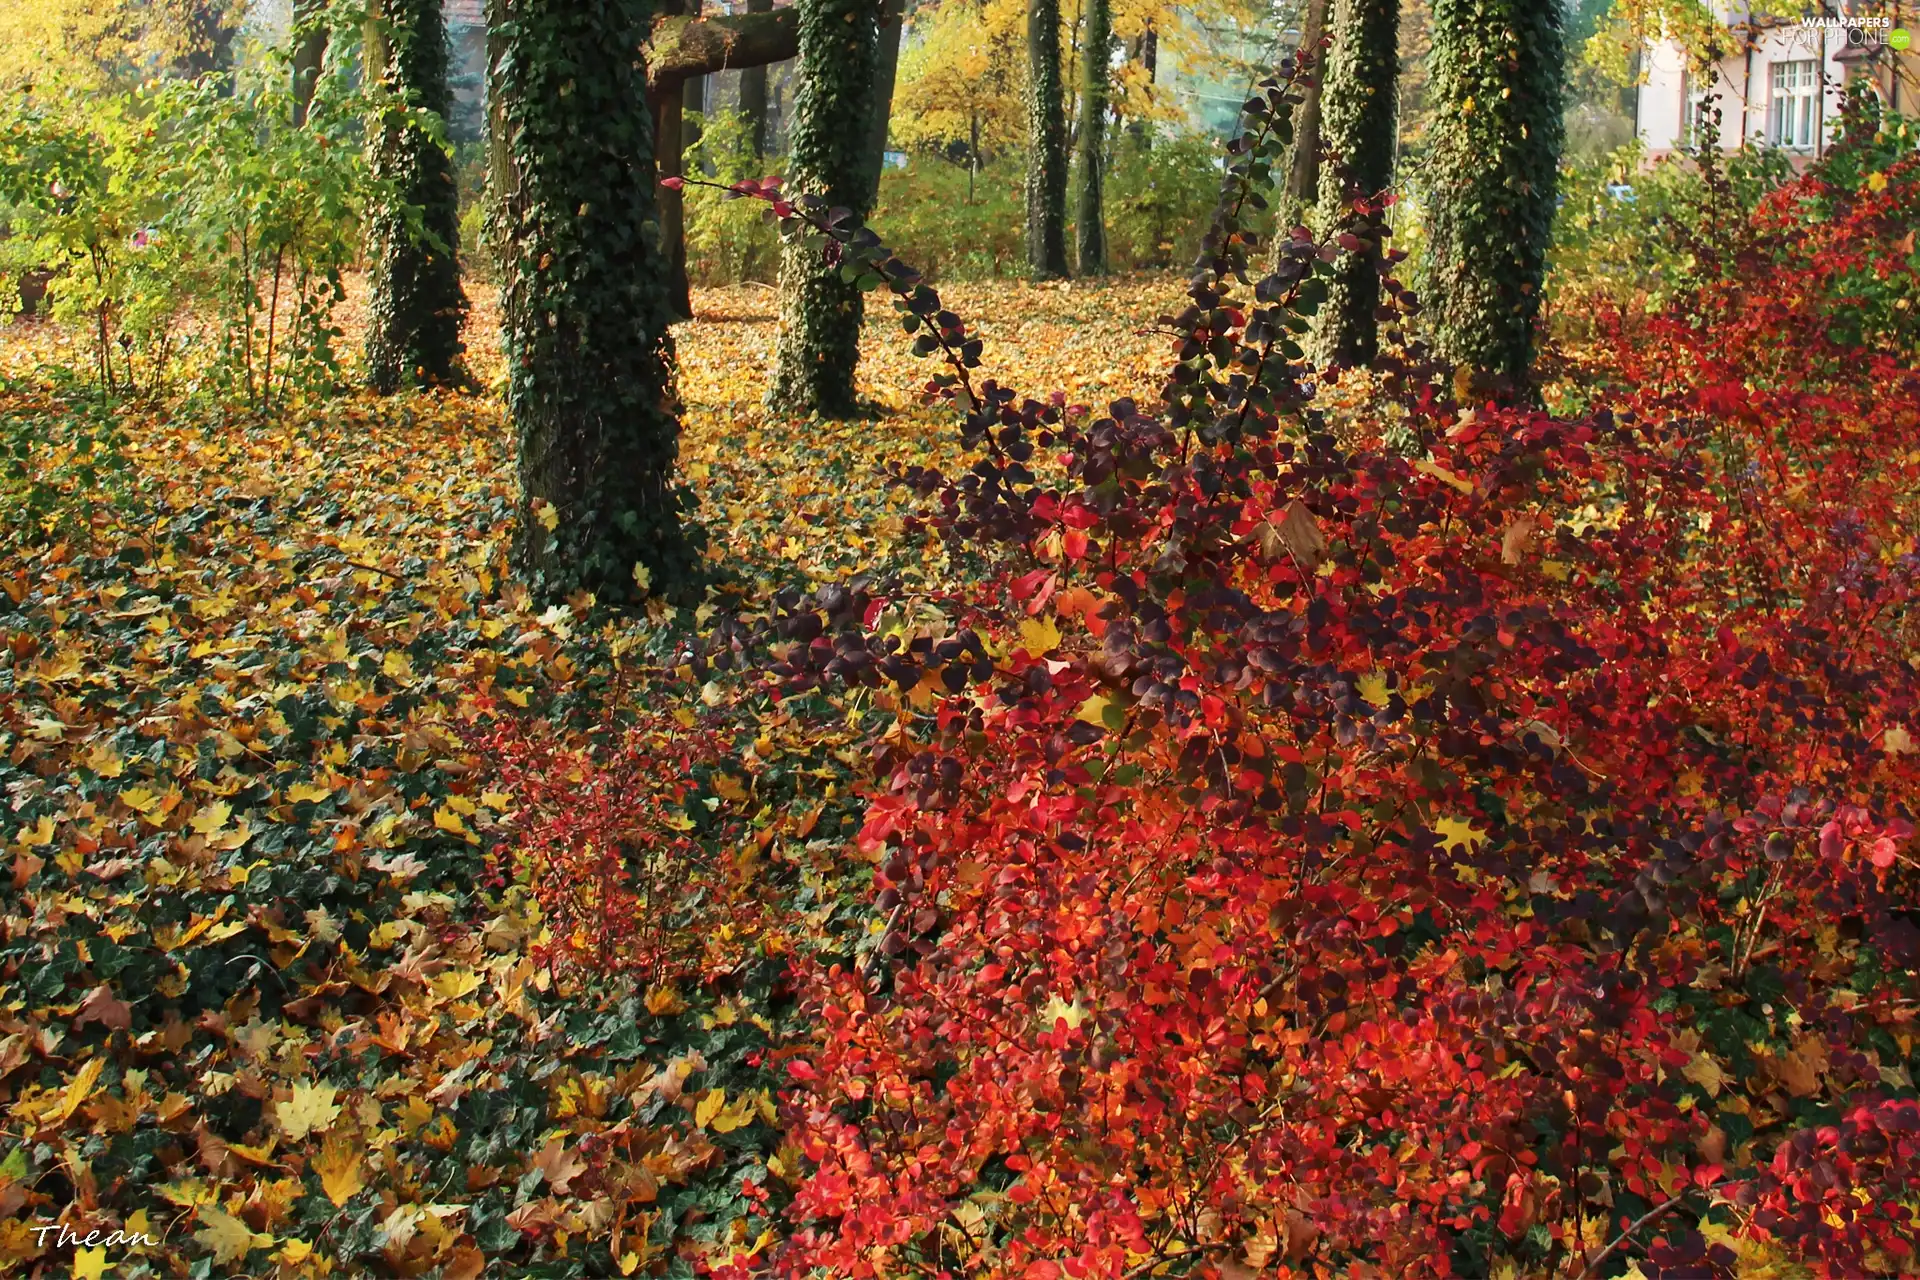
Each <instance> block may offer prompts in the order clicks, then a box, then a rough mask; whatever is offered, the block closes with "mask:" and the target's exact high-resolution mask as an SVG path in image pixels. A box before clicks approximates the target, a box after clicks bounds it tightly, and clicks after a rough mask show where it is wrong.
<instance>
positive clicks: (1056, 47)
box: [1027, 0, 1067, 280]
mask: <svg viewBox="0 0 1920 1280" xmlns="http://www.w3.org/2000/svg"><path fill="white" fill-rule="evenodd" d="M1027 266H1028V268H1029V269H1030V270H1031V271H1032V273H1033V275H1034V278H1035V279H1039V280H1058V279H1060V278H1061V277H1063V276H1065V275H1066V274H1067V109H1066V100H1065V86H1064V85H1063V84H1062V80H1061V74H1060V0H1027Z"/></svg>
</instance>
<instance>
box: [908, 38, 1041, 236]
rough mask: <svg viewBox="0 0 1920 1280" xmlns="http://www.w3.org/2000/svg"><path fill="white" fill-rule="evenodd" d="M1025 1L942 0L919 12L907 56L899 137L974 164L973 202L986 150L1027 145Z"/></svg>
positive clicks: (971, 168)
mask: <svg viewBox="0 0 1920 1280" xmlns="http://www.w3.org/2000/svg"><path fill="white" fill-rule="evenodd" d="M1025 20H1026V9H1025V4H1024V0H941V3H939V4H937V5H927V6H923V7H921V8H920V9H918V10H916V12H915V14H914V31H913V40H912V42H911V44H910V45H909V47H908V48H907V49H905V50H904V51H903V52H902V54H901V61H900V83H899V90H898V92H897V94H896V96H895V102H894V111H893V121H892V135H893V137H894V139H895V140H896V141H898V142H899V143H900V144H901V145H902V146H905V147H909V148H914V149H918V150H922V151H937V152H939V153H941V154H943V155H945V156H947V157H948V158H949V159H953V160H956V161H958V162H960V163H963V164H965V165H966V166H967V179H968V187H967V202H968V203H969V204H971V203H972V202H973V199H974V190H973V184H974V182H975V181H976V180H977V179H978V177H979V172H980V166H981V164H982V162H983V159H984V157H985V156H987V155H990V154H994V153H997V152H1000V151H1003V150H1006V149H1009V148H1012V147H1016V146H1018V145H1019V144H1020V142H1021V140H1022V139H1023V138H1024V137H1025V136H1026V108H1025V104H1024V103H1023V102H1022V101H1021V94H1020V87H1021V85H1022V83H1023V82H1024V81H1025V78H1026V70H1025V66H1024V62H1025V50H1024V49H1023V47H1022V40H1023V36H1024V29H1025Z"/></svg>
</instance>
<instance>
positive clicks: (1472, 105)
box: [1426, 0, 1564, 389]
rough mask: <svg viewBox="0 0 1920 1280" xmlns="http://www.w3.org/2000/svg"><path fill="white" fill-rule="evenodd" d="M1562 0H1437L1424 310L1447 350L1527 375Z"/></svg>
mask: <svg viewBox="0 0 1920 1280" xmlns="http://www.w3.org/2000/svg"><path fill="white" fill-rule="evenodd" d="M1561 23H1562V12H1561V6H1560V5H1558V4H1542V3H1538V2H1537V0H1434V5H1433V58H1432V62H1431V66H1432V73H1433V82H1432V88H1431V90H1430V92H1431V93H1432V94H1433V96H1434V101H1435V110H1434V113H1433V118H1434V123H1433V142H1432V162H1431V169H1432V176H1431V179H1430V183H1431V186H1430V189H1431V191H1432V193H1433V198H1432V205H1431V211H1430V213H1429V218H1430V222H1429V226H1428V247H1427V272H1426V277H1427V281H1426V282H1427V288H1426V293H1427V294H1428V295H1429V298H1430V301H1429V304H1428V315H1429V317H1430V318H1431V319H1432V321H1433V327H1434V336H1435V339H1436V341H1435V345H1436V347H1437V348H1438V350H1439V351H1440V353H1441V354H1442V355H1444V356H1446V357H1447V358H1448V359H1450V360H1453V361H1454V362H1456V363H1457V364H1459V365H1461V366H1463V367H1465V368H1467V369H1469V370H1471V371H1473V372H1475V373H1479V374H1490V375H1494V376H1496V377H1499V378H1502V379H1505V380H1506V381H1507V382H1508V383H1509V384H1510V385H1511V386H1512V387H1513V388H1515V389H1519V388H1522V387H1524V386H1525V385H1526V384H1527V382H1528V380H1529V373H1530V366H1531V364H1532V359H1533V329H1534V322H1535V320H1536V319H1537V318H1538V317H1539V313H1540V286H1541V282H1542V280H1543V279H1544V278H1545V276H1546V268H1547V250H1548V247H1549V244H1550V241H1551V238H1552V235H1553V214H1554V203H1555V197H1556V193H1557V189H1558V171H1559V165H1560V144H1561V137H1562V127H1561V106H1562V98H1563V94H1564V79H1563V76H1564V67H1563V62H1562V60H1563V56H1564V45H1563V40H1562V26H1561Z"/></svg>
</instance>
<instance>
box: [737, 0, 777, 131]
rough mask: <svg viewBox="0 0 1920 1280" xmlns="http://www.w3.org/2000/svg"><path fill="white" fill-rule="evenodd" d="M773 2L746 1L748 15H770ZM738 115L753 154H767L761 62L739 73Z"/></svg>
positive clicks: (764, 79) (764, 76)
mask: <svg viewBox="0 0 1920 1280" xmlns="http://www.w3.org/2000/svg"><path fill="white" fill-rule="evenodd" d="M772 10H773V0H747V12H748V13H749V14H758V13H770V12H772ZM740 114H741V116H742V117H743V118H744V119H745V120H746V122H747V136H748V137H750V138H752V139H753V154H755V155H756V156H764V155H766V154H767V143H768V142H769V141H770V139H768V137H767V64H766V63H764V62H762V63H759V64H757V65H755V66H751V67H747V68H745V69H744V70H742V71H741V72H740Z"/></svg>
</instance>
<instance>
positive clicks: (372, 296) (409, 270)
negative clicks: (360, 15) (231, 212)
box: [366, 0, 467, 394]
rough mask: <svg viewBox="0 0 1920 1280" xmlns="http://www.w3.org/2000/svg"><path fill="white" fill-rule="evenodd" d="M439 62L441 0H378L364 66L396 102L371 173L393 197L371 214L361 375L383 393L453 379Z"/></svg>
mask: <svg viewBox="0 0 1920 1280" xmlns="http://www.w3.org/2000/svg"><path fill="white" fill-rule="evenodd" d="M447 62H448V58H447V26H446V21H445V19H444V18H443V16H442V15H441V11H440V0H382V4H381V14H380V18H379V20H378V21H376V22H375V23H374V24H373V25H372V27H371V29H370V33H369V37H368V41H367V64H368V72H369V74H370V75H371V76H373V77H376V78H378V79H379V80H380V81H382V82H383V83H384V86H385V88H386V89H387V91H388V92H389V93H391V94H392V95H393V97H394V105H393V106H392V107H391V108H390V109H389V110H388V111H387V112H386V113H385V115H384V117H383V118H382V119H381V121H380V123H379V126H378V134H377V136H376V138H375V140H374V149H373V171H374V173H375V175H376V176H378V177H380V178H382V179H384V180H386V181H387V182H390V183H392V184H393V192H394V200H393V202H392V203H389V204H386V205H385V206H384V207H381V208H377V209H375V210H374V211H373V216H372V219H371V226H370V232H371V242H372V245H373V264H372V269H371V271H370V272H369V286H370V287H369V295H368V302H367V345H366V361H367V382H368V385H370V386H371V387H372V388H373V389H374V390H375V391H378V392H381V393H382V394H388V393H391V392H394V391H398V390H399V389H400V388H402V387H406V386H413V385H415V384H418V383H444V382H450V381H452V380H453V378H454V376H455V374H456V371H457V366H458V364H459V360H460V352H461V350H462V348H461V343H460V322H461V320H462V319H463V318H464V317H465V315H466V310H467V300H466V296H465V295H464V294H463V293H462V292H461V291H460V263H459V257H458V253H457V250H458V246H459V242H460V193H459V188H458V187H457V186H456V185H455V183H454V179H453V162H452V160H451V158H450V157H449V156H448V155H447V151H446V147H445V145H444V143H443V141H442V138H440V137H436V136H435V134H436V133H441V134H443V133H444V129H445V123H446V119H447V114H448V112H449V110H450V109H451V108H452V106H453V93H452V91H451V90H450V89H449V88H448V84H447ZM429 126H431V130H430V128H429ZM416 218H417V219H418V223H417V225H416V224H415V221H414V220H415V219H416Z"/></svg>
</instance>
